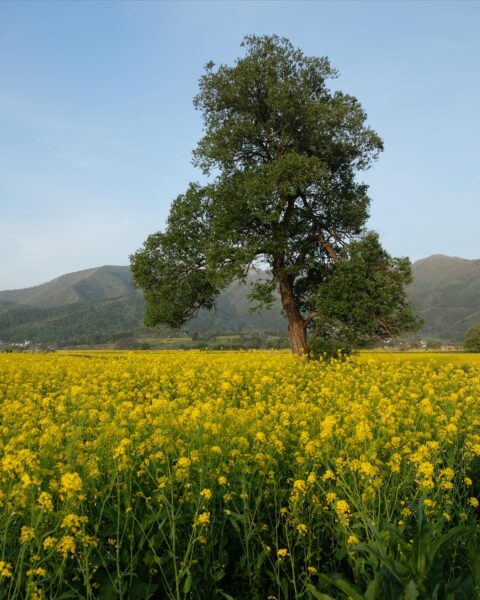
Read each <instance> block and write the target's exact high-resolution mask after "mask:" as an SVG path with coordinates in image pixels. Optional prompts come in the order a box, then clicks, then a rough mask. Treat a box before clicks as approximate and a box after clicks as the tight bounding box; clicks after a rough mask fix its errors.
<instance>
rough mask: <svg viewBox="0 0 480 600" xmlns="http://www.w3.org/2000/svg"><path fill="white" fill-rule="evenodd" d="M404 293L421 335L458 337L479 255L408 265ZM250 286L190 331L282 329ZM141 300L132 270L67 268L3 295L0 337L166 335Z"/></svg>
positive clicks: (474, 304) (275, 311)
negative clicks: (149, 323)
mask: <svg viewBox="0 0 480 600" xmlns="http://www.w3.org/2000/svg"><path fill="white" fill-rule="evenodd" d="M413 275H414V281H413V284H412V285H410V286H409V288H408V295H409V297H410V299H411V301H412V302H413V303H414V304H415V306H416V307H417V310H418V312H419V314H420V316H421V317H422V318H423V319H424V321H425V325H424V327H423V329H422V330H421V332H420V335H422V336H423V337H431V338H439V339H442V340H446V341H462V340H463V337H464V335H465V331H466V330H467V329H468V328H469V327H471V326H472V325H475V324H477V323H480V260H467V259H463V258H457V257H449V256H444V255H439V254H437V255H433V256H430V257H428V258H424V259H421V260H418V261H416V262H415V263H414V264H413ZM261 276H262V274H261V273H254V272H252V273H250V274H249V277H248V280H247V285H244V284H241V283H240V282H234V283H233V284H232V285H231V286H230V287H229V288H228V289H226V290H225V291H224V292H223V293H222V294H221V295H220V297H219V298H218V302H217V310H216V311H213V312H211V313H210V312H207V311H201V313H200V314H199V316H198V317H197V318H196V319H195V320H194V321H192V322H191V323H190V324H189V325H188V330H189V331H191V332H193V331H199V332H203V333H209V332H210V333H212V332H216V333H224V334H228V333H246V332H251V331H256V330H264V331H265V330H267V331H279V332H282V331H283V332H285V333H286V322H285V319H284V317H283V316H282V314H281V311H280V303H279V302H278V301H277V302H276V303H275V305H274V306H273V307H272V308H271V309H270V310H264V311H261V312H251V311H250V306H251V305H250V303H249V301H248V298H247V294H248V291H249V289H250V288H249V285H248V282H252V281H254V280H255V279H257V278H258V277H261ZM143 314H144V301H143V295H142V292H141V291H140V290H137V289H135V288H134V287H133V285H132V274H131V272H130V269H129V267H122V266H104V267H97V268H92V269H86V270H83V271H78V272H75V273H68V274H66V275H62V276H60V277H57V278H56V279H53V280H52V281H50V282H47V283H44V284H41V285H38V286H35V287H31V288H26V289H21V290H8V291H3V292H0V339H3V340H6V341H14V340H22V339H25V338H26V339H31V340H33V341H38V342H44V343H55V342H64V343H87V344H91V343H102V342H108V341H114V340H115V339H118V338H120V337H122V336H125V337H128V336H135V337H139V338H142V337H148V336H154V337H155V336H165V335H167V334H168V333H171V332H169V331H168V330H167V329H160V330H157V329H155V330H152V329H147V328H145V327H144V326H143Z"/></svg>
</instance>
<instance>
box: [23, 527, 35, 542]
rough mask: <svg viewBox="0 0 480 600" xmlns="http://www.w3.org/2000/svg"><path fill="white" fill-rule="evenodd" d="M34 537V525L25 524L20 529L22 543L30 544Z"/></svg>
mask: <svg viewBox="0 0 480 600" xmlns="http://www.w3.org/2000/svg"><path fill="white" fill-rule="evenodd" d="M34 537H35V529H32V527H27V526H26V525H24V526H23V527H22V529H21V530H20V543H21V544H28V542H30V541H31V540H33V538H34Z"/></svg>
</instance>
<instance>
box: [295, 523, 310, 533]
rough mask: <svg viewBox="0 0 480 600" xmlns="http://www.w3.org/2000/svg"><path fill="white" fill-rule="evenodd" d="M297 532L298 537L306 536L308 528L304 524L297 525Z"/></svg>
mask: <svg viewBox="0 0 480 600" xmlns="http://www.w3.org/2000/svg"><path fill="white" fill-rule="evenodd" d="M297 531H298V533H299V534H300V535H306V533H307V532H308V527H307V526H306V525H305V524H304V523H300V524H299V525H297Z"/></svg>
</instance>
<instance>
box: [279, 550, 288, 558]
mask: <svg viewBox="0 0 480 600" xmlns="http://www.w3.org/2000/svg"><path fill="white" fill-rule="evenodd" d="M287 556H288V550H287V549H286V548H280V549H279V550H277V557H278V558H279V559H282V558H285V557H287Z"/></svg>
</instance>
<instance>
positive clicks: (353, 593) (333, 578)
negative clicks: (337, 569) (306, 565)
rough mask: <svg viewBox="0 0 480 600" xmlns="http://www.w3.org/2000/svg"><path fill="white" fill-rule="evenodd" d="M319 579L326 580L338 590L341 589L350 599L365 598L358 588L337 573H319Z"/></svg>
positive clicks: (361, 599) (363, 599) (360, 599)
mask: <svg viewBox="0 0 480 600" xmlns="http://www.w3.org/2000/svg"><path fill="white" fill-rule="evenodd" d="M319 579H322V580H324V581H327V582H328V583H330V584H331V585H334V586H335V587H336V588H338V589H339V590H342V592H345V593H346V594H348V595H349V596H350V597H351V598H352V600H365V598H364V595H363V594H362V593H361V592H360V590H359V589H358V588H357V587H356V586H355V585H353V583H350V582H349V581H348V580H347V579H345V578H344V577H343V576H342V575H340V574H339V573H331V574H329V575H324V574H322V575H319Z"/></svg>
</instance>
